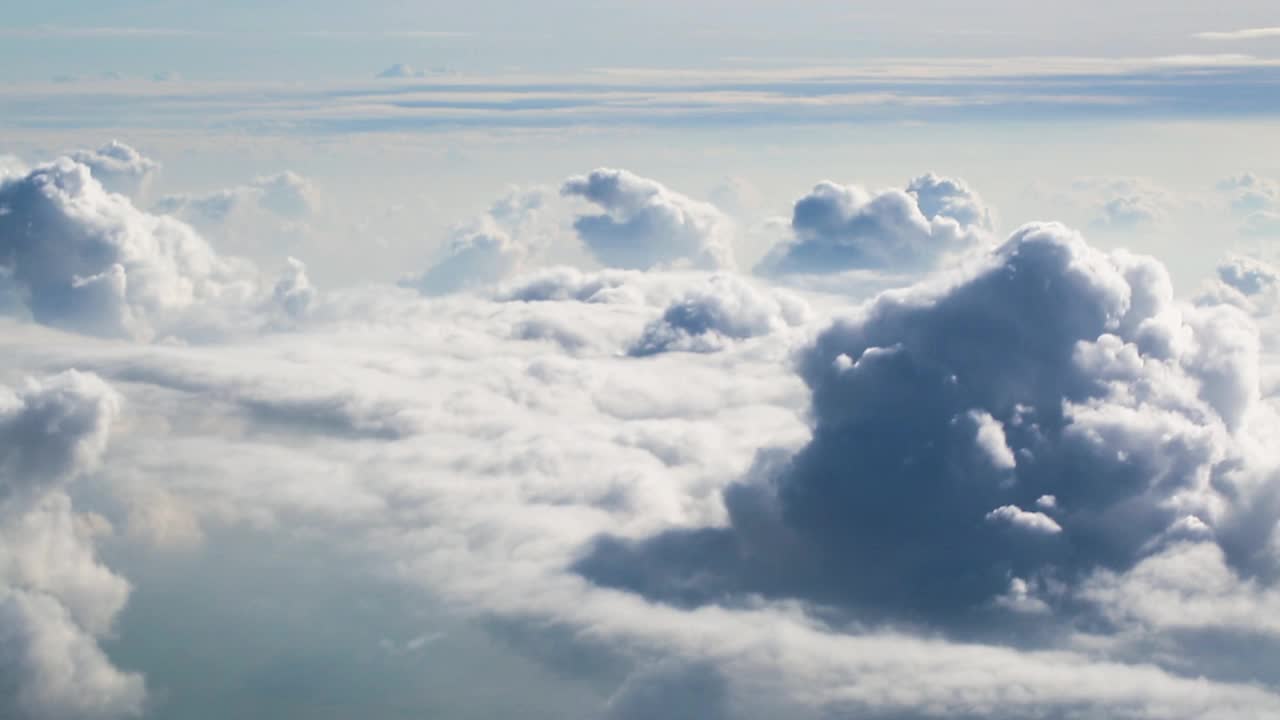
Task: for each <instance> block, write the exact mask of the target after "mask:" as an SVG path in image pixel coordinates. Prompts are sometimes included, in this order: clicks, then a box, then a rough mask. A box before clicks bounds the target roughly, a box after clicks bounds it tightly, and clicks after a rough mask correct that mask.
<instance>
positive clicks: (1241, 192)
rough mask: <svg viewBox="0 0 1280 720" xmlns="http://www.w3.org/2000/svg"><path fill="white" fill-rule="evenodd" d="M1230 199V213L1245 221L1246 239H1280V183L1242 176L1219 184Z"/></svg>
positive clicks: (1256, 176)
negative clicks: (1275, 237) (1260, 237)
mask: <svg viewBox="0 0 1280 720" xmlns="http://www.w3.org/2000/svg"><path fill="white" fill-rule="evenodd" d="M1218 190H1219V191H1221V192H1223V193H1225V194H1227V195H1228V197H1229V198H1230V203H1231V209H1232V211H1234V212H1235V213H1236V214H1237V215H1238V216H1240V217H1241V218H1242V220H1241V224H1240V232H1241V234H1243V235H1252V236H1271V235H1280V182H1277V181H1275V180H1273V179H1271V178H1267V177H1262V176H1260V175H1255V174H1253V173H1242V174H1240V175H1236V176H1234V177H1229V178H1226V179H1225V180H1222V181H1221V182H1219V183H1218Z"/></svg>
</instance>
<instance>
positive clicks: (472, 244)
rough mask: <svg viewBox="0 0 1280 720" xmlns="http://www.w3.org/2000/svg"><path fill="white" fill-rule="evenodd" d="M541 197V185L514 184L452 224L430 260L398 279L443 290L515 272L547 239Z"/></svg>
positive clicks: (422, 288)
mask: <svg viewBox="0 0 1280 720" xmlns="http://www.w3.org/2000/svg"><path fill="white" fill-rule="evenodd" d="M543 202H544V196H543V193H542V191H541V190H538V189H533V190H512V191H511V192H510V193H509V194H508V195H507V196H506V197H504V198H502V199H501V200H499V201H498V202H496V203H494V205H493V207H491V208H490V209H489V211H488V212H486V213H485V214H484V215H481V216H480V217H479V218H477V219H476V220H474V221H472V222H470V223H467V224H465V225H462V226H459V227H458V228H456V229H455V230H454V232H453V235H452V237H450V238H449V242H448V244H447V246H446V247H445V249H444V253H443V256H442V257H441V258H440V259H439V260H437V261H436V263H435V264H434V265H432V266H431V267H430V268H428V269H427V270H426V271H425V272H423V273H422V274H420V275H416V276H410V277H407V278H403V279H402V280H401V281H400V284H401V285H402V286H404V287H411V288H415V289H417V290H419V291H421V292H422V293H424V294H427V295H444V294H448V293H453V292H458V291H460V290H465V289H471V288H476V287H480V286H484V285H493V284H495V283H498V282H499V281H501V280H504V279H506V278H508V277H510V276H511V275H513V274H515V273H517V272H518V271H519V270H521V269H522V268H524V267H525V265H526V263H527V262H529V261H530V260H531V259H533V258H534V257H536V256H537V255H539V254H540V253H542V252H544V251H545V250H546V247H547V245H548V244H549V238H547V237H546V236H545V235H543V234H541V233H540V230H539V228H538V227H537V221H538V215H539V211H540V210H541V209H542V207H543Z"/></svg>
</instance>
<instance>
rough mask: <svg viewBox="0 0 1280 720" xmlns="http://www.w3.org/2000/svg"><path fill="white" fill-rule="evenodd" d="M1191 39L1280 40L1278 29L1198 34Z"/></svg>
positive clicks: (1264, 28) (1266, 28) (1251, 29)
mask: <svg viewBox="0 0 1280 720" xmlns="http://www.w3.org/2000/svg"><path fill="white" fill-rule="evenodd" d="M1192 37H1195V38H1198V39H1200V40H1225V41H1241V40H1265V39H1268V38H1280V27H1259V28H1245V29H1243V30H1227V31H1208V32H1199V33H1196V34H1195V35H1193V36H1192Z"/></svg>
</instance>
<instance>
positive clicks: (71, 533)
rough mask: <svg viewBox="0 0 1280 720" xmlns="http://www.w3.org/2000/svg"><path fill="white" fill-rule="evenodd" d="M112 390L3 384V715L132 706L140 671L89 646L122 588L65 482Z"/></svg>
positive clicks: (94, 440) (58, 380)
mask: <svg viewBox="0 0 1280 720" xmlns="http://www.w3.org/2000/svg"><path fill="white" fill-rule="evenodd" d="M117 408H118V400H117V397H116V395H115V393H114V392H113V391H112V390H111V389H110V388H109V387H108V386H107V385H106V384H105V383H103V382H102V381H101V380H99V379H98V378H97V377H94V376H92V375H84V374H80V373H75V372H68V373H64V374H62V375H57V376H53V377H49V378H43V379H32V380H28V381H27V383H26V384H25V385H24V386H22V387H21V388H19V389H17V390H12V389H9V388H4V387H0V638H3V640H4V642H2V643H0V689H3V692H0V715H3V716H4V717H6V718H15V720H43V719H46V718H47V719H49V720H53V719H54V718H59V719H60V718H114V717H123V716H132V715H136V714H138V713H140V712H141V709H142V702H143V699H144V695H145V693H144V686H143V681H142V678H141V677H140V676H138V675H136V674H133V673H128V672H124V671H122V670H120V669H118V668H116V667H115V666H114V665H113V664H112V663H111V661H110V660H109V659H108V658H107V656H106V655H105V653H104V652H103V651H102V649H101V648H100V647H99V645H98V640H99V639H100V638H102V637H104V636H105V635H106V634H107V633H108V632H110V630H111V628H112V624H113V621H114V619H115V617H116V615H117V614H118V613H119V612H120V610H121V609H122V608H123V606H124V604H125V601H126V599H127V597H128V593H129V585H128V583H127V582H125V580H124V579H123V578H120V577H119V576H117V575H115V574H113V573H112V572H111V571H110V570H108V569H107V568H106V567H104V566H102V565H101V564H100V563H99V562H98V561H97V559H96V557H95V554H94V547H93V539H94V535H95V532H96V531H95V526H94V523H93V522H92V520H91V518H87V517H85V516H80V515H78V514H76V513H75V512H73V510H72V508H71V502H70V499H69V497H68V496H67V494H66V492H65V491H64V486H65V485H66V483H67V482H68V481H69V480H70V479H72V478H74V477H76V476H77V475H80V474H81V473H83V472H85V471H87V470H89V469H92V468H93V467H94V466H95V465H96V464H97V463H98V461H99V459H100V456H101V454H102V452H103V449H104V447H105V445H106V439H107V435H108V433H109V432H110V426H111V422H112V420H113V419H114V418H115V416H116V414H117Z"/></svg>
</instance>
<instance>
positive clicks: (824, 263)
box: [756, 174, 992, 274]
mask: <svg viewBox="0 0 1280 720" xmlns="http://www.w3.org/2000/svg"><path fill="white" fill-rule="evenodd" d="M991 228H992V219H991V213H990V211H989V210H987V209H986V207H985V206H984V205H983V204H982V200H981V198H979V197H978V195H977V194H976V193H974V192H973V191H972V190H970V189H969V188H968V186H967V185H965V184H964V182H963V181H961V180H956V179H951V178H943V177H939V176H937V175H933V174H928V175H924V176H921V177H918V178H916V179H914V180H912V181H911V182H910V183H908V185H907V188H906V189H905V190H897V189H891V190H884V191H880V192H872V191H868V190H865V189H863V188H861V187H858V186H856V185H838V184H836V183H833V182H823V183H819V184H818V185H817V186H816V187H814V189H813V190H812V191H811V192H810V193H809V194H808V195H806V196H804V197H803V198H801V199H800V200H798V201H797V202H796V204H795V207H794V209H793V211H792V217H791V230H792V232H793V233H794V237H792V238H791V239H790V240H788V241H786V242H784V243H782V244H780V245H778V246H777V247H775V248H774V249H773V250H771V251H770V253H769V255H767V256H766V257H765V259H764V260H762V261H761V263H760V264H759V266H757V268H756V270H757V272H762V273H766V274H788V273H836V272H843V271H846V270H853V269H878V270H889V271H899V272H901V271H915V270H923V269H928V268H930V267H932V266H933V265H934V264H935V263H937V262H938V261H939V260H940V259H941V258H943V257H946V256H950V255H955V254H957V253H960V252H962V251H964V250H967V249H969V248H971V247H973V246H975V245H976V244H978V243H979V242H981V241H982V240H983V239H984V237H985V233H986V231H989V230H990V229H991Z"/></svg>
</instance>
